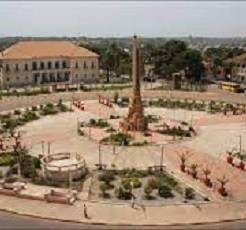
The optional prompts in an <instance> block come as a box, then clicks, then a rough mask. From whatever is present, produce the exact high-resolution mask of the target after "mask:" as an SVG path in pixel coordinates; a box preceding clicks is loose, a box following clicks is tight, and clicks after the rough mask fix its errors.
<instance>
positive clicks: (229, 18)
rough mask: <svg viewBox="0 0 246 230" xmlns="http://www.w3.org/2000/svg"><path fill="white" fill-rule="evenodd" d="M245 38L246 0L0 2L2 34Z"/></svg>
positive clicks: (2, 35)
mask: <svg viewBox="0 0 246 230" xmlns="http://www.w3.org/2000/svg"><path fill="white" fill-rule="evenodd" d="M133 34H137V35H140V36H144V37H174V36H175V37H176V36H177V37H179V36H189V35H191V36H203V37H246V2H233V1H231V2H228V1H226V2H223V1H218V2H211V1H208V2H202V1H200V2H191V1H181V2H178V1H170V2H168V1H162V2H161V1H156V2H154V1H141V2H140V1H139V2H134V1H126V2H123V1H108V2H106V1H105V2H103V1H98V2H96V1H93V2H89V1H88V2H86V1H84V2H83V1H80V2H79V1H74V2H73V1H61V2H59V1H53V2H52V1H43V2H42V1H41V2H39V1H26V2H25V1H16V2H13V1H11V2H7V1H5V2H4V1H1V2H0V37H5V36H88V37H124V36H132V35H133Z"/></svg>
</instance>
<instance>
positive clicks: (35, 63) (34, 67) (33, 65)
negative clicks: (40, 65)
mask: <svg viewBox="0 0 246 230" xmlns="http://www.w3.org/2000/svg"><path fill="white" fill-rule="evenodd" d="M32 70H37V62H33V63H32Z"/></svg>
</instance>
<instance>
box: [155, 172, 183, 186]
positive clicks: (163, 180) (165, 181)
mask: <svg viewBox="0 0 246 230" xmlns="http://www.w3.org/2000/svg"><path fill="white" fill-rule="evenodd" d="M158 184H159V185H166V186H168V187H170V188H175V187H177V186H178V182H177V181H176V180H175V179H174V178H173V177H172V176H170V175H168V174H167V173H165V172H160V174H159V175H158Z"/></svg>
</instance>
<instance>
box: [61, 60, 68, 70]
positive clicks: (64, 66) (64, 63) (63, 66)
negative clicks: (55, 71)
mask: <svg viewBox="0 0 246 230" xmlns="http://www.w3.org/2000/svg"><path fill="white" fill-rule="evenodd" d="M62 68H63V69H66V68H67V63H66V61H63V62H62Z"/></svg>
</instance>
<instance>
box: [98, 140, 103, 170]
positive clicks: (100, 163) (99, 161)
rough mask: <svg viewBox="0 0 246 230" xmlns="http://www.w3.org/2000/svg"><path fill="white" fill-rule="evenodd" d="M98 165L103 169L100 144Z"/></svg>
mask: <svg viewBox="0 0 246 230" xmlns="http://www.w3.org/2000/svg"><path fill="white" fill-rule="evenodd" d="M98 165H99V169H100V170H101V169H102V156H101V144H100V143H99V146H98Z"/></svg>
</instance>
